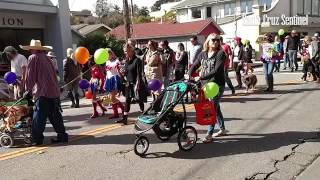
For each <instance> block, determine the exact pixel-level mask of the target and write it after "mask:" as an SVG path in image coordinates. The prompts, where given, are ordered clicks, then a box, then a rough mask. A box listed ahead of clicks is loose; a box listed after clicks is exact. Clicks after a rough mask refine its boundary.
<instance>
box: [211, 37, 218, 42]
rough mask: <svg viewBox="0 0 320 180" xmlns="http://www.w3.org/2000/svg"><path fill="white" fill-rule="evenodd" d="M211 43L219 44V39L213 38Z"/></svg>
mask: <svg viewBox="0 0 320 180" xmlns="http://www.w3.org/2000/svg"><path fill="white" fill-rule="evenodd" d="M211 41H212V42H220V39H217V38H213V39H211Z"/></svg>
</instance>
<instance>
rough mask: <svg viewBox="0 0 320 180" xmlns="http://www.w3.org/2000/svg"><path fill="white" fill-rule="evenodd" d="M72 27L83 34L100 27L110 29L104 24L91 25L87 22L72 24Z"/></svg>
mask: <svg viewBox="0 0 320 180" xmlns="http://www.w3.org/2000/svg"><path fill="white" fill-rule="evenodd" d="M71 28H72V29H74V30H76V31H78V32H79V33H80V34H82V35H83V36H86V35H88V34H89V33H91V32H93V31H96V30H98V29H100V28H105V29H106V30H107V31H111V30H112V29H111V28H110V27H108V26H106V25H104V24H93V25H89V24H77V25H72V26H71Z"/></svg>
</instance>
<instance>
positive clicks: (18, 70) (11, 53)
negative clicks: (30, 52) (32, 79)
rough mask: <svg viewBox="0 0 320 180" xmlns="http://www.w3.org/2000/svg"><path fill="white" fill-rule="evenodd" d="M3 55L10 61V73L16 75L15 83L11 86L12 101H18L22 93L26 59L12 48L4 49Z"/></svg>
mask: <svg viewBox="0 0 320 180" xmlns="http://www.w3.org/2000/svg"><path fill="white" fill-rule="evenodd" d="M3 53H4V54H6V56H7V58H8V59H9V60H10V61H11V71H12V72H14V73H15V74H16V75H17V83H15V84H14V85H13V89H14V90H13V91H14V99H20V98H22V95H23V93H24V79H25V74H26V67H27V64H28V61H27V58H26V57H24V56H23V55H21V54H19V53H18V51H17V50H16V49H15V48H14V47H12V46H7V47H6V48H4V51H3Z"/></svg>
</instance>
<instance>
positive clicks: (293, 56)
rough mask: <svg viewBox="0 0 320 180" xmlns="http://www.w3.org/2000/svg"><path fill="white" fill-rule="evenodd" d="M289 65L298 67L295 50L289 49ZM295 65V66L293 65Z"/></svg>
mask: <svg viewBox="0 0 320 180" xmlns="http://www.w3.org/2000/svg"><path fill="white" fill-rule="evenodd" d="M289 61H290V63H289V67H290V68H291V69H294V68H296V69H298V60H297V50H289ZM293 65H295V67H293Z"/></svg>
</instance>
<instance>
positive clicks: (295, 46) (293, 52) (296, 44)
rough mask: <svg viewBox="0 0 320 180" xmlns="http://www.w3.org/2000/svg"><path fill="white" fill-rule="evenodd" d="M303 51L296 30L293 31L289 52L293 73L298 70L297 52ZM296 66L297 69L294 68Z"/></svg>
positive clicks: (288, 46)
mask: <svg viewBox="0 0 320 180" xmlns="http://www.w3.org/2000/svg"><path fill="white" fill-rule="evenodd" d="M299 49H301V47H300V37H299V35H298V34H297V32H296V30H292V31H291V36H290V37H289V38H288V44H287V49H286V50H287V52H288V54H289V61H290V68H291V72H293V71H294V70H295V71H297V70H298V61H297V52H298V50H299ZM293 64H294V65H295V67H294V66H293Z"/></svg>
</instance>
